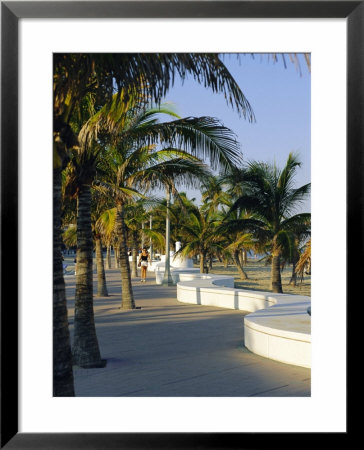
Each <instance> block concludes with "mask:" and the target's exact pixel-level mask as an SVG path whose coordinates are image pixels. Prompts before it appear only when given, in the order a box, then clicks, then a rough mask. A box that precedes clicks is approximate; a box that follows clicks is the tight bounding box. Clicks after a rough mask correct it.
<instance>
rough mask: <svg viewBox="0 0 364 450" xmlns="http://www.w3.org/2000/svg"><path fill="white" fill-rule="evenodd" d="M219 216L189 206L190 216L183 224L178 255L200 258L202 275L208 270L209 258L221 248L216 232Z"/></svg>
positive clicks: (210, 211) (219, 238)
mask: <svg viewBox="0 0 364 450" xmlns="http://www.w3.org/2000/svg"><path fill="white" fill-rule="evenodd" d="M217 223H218V214H217V213H215V212H213V211H212V210H210V209H208V210H205V209H203V208H198V207H197V206H189V210H188V216H187V217H186V220H185V221H184V222H183V223H182V224H181V234H182V236H183V242H182V246H181V248H180V250H179V251H178V252H177V253H176V254H180V255H182V256H184V257H188V258H193V257H195V256H198V257H199V262H200V273H204V272H205V270H206V264H207V256H208V255H210V256H211V255H212V254H213V252H214V250H215V247H217V246H219V243H220V242H219V241H220V240H221V236H220V235H219V234H218V233H217V232H216V231H217Z"/></svg>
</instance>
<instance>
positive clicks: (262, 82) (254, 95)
mask: <svg viewBox="0 0 364 450" xmlns="http://www.w3.org/2000/svg"><path fill="white" fill-rule="evenodd" d="M299 59H300V69H301V70H300V71H299V70H297V68H296V67H295V65H294V64H292V63H291V61H290V60H289V58H288V57H287V55H286V58H285V60H286V67H285V65H284V63H283V61H282V59H279V60H278V61H277V62H273V60H272V58H271V57H268V55H255V56H254V58H253V57H252V56H251V55H241V57H240V58H239V60H238V58H237V57H236V55H225V56H224V58H223V62H224V64H225V65H226V66H227V68H228V69H229V71H230V73H231V74H232V75H233V77H234V78H235V80H236V82H237V83H238V85H239V86H240V88H241V90H242V92H243V93H244V95H245V97H246V98H247V100H248V101H249V103H250V105H251V106H252V108H253V111H254V114H255V118H256V121H255V122H254V123H251V122H248V120H245V119H244V117H239V114H238V113H237V112H236V110H233V109H232V107H231V106H229V105H228V104H227V103H226V100H225V98H224V96H223V95H222V94H216V93H213V92H212V91H211V90H210V89H208V88H205V87H204V86H203V85H200V84H198V83H197V82H195V81H194V80H193V79H192V78H191V79H188V80H187V81H185V82H184V83H183V85H182V83H181V82H180V80H178V81H176V82H175V85H174V87H173V88H172V89H170V91H169V92H168V94H167V95H166V97H165V99H164V100H163V101H167V102H172V103H173V104H174V107H175V109H176V112H177V113H178V114H179V115H180V116H182V117H187V116H195V117H197V116H211V117H216V118H218V119H219V120H220V122H221V123H222V124H223V125H225V126H226V127H228V128H230V129H231V130H232V131H234V133H235V134H236V135H237V139H238V141H239V142H240V145H241V151H242V154H243V159H244V161H245V162H248V161H252V160H255V161H264V162H269V163H276V164H277V165H278V167H280V168H283V166H284V165H285V162H286V160H287V158H288V154H289V153H290V152H295V153H298V155H299V159H300V161H301V162H302V166H301V168H299V169H298V170H297V174H296V177H295V180H296V187H299V186H301V185H303V184H306V183H309V182H310V181H311V179H310V165H311V154H310V152H311V149H310V145H311V144H310V141H311V136H310V120H311V117H310V109H311V77H310V72H309V70H308V67H307V65H306V62H305V61H304V59H303V56H302V55H300V56H299ZM186 192H188V193H189V194H191V195H192V196H195V197H196V200H197V201H199V200H200V195H199V192H198V191H186ZM310 210H311V209H310V199H309V198H308V200H307V201H305V202H304V203H302V205H301V206H300V207H299V209H298V210H297V212H310Z"/></svg>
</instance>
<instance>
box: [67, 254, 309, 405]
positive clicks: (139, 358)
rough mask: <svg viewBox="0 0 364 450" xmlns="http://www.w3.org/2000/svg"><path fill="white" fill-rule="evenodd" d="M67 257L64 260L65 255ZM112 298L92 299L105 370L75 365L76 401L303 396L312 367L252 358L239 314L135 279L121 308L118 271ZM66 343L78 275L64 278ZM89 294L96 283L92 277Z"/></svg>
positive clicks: (110, 273) (110, 274) (112, 275)
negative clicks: (130, 302) (130, 305)
mask: <svg viewBox="0 0 364 450" xmlns="http://www.w3.org/2000/svg"><path fill="white" fill-rule="evenodd" d="M67 259H69V258H67ZM106 277H107V288H108V292H109V297H97V296H95V297H94V310H95V321H96V330H97V336H98V340H99V346H100V351H101V356H102V358H103V359H106V360H107V365H106V367H105V368H102V369H81V368H78V367H75V368H74V376H75V389H76V395H77V396H91V397H97V396H99V397H100V396H102V397H120V396H130V397H136V396H138V397H251V396H257V397H307V396H310V391H311V371H310V369H306V368H302V367H297V366H291V365H287V364H283V363H279V362H276V361H272V360H269V359H266V358H262V357H260V356H257V355H254V354H252V353H251V352H249V351H248V350H247V349H245V347H244V346H243V333H244V328H243V317H244V312H242V311H234V310H226V309H223V308H216V307H206V306H201V305H186V304H181V303H179V302H178V301H177V300H176V287H174V286H171V287H165V286H160V285H156V284H155V277H154V274H153V273H150V272H148V278H147V282H146V283H141V282H140V279H139V278H138V279H133V291H134V298H135V302H136V306H137V307H138V309H135V310H132V311H130V310H122V309H120V305H121V294H120V286H121V280H120V272H119V270H114V269H112V270H107V271H106ZM65 280H66V295H67V299H68V306H69V323H70V331H71V339H72V334H73V321H74V316H73V314H74V310H73V308H74V293H75V276H73V275H67V276H65ZM94 292H95V293H97V278H96V273H95V274H94Z"/></svg>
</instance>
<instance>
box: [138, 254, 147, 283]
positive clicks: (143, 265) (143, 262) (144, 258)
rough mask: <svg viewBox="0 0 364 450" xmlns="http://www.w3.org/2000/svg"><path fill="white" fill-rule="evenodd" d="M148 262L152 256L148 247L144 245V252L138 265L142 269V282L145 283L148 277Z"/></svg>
mask: <svg viewBox="0 0 364 450" xmlns="http://www.w3.org/2000/svg"><path fill="white" fill-rule="evenodd" d="M148 262H150V256H149V253H148V250H147V247H144V248H143V250H142V252H141V253H140V254H139V263H138V266H139V267H140V270H141V280H140V281H141V282H142V283H143V282H144V283H145V280H146V278H147V267H148Z"/></svg>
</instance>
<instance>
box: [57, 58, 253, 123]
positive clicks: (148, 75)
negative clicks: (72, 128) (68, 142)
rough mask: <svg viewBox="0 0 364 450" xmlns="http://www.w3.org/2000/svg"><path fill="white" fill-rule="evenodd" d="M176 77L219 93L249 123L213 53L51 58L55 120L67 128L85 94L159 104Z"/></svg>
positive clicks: (244, 104)
mask: <svg viewBox="0 0 364 450" xmlns="http://www.w3.org/2000/svg"><path fill="white" fill-rule="evenodd" d="M177 75H178V76H179V77H180V78H181V80H182V81H183V80H185V79H186V78H187V77H188V76H192V78H193V79H194V80H196V81H197V82H198V83H200V84H202V85H203V86H204V87H206V88H209V89H211V90H212V92H214V93H218V92H220V93H222V94H223V95H224V97H225V99H226V102H227V104H228V105H230V106H231V107H232V108H234V109H236V110H237V112H238V113H239V114H242V115H243V116H244V117H245V118H246V119H248V120H250V121H252V120H254V113H253V111H252V108H251V106H250V104H249V102H248V100H247V99H246V98H245V96H244V94H243V92H242V91H241V89H240V87H239V86H238V85H237V83H236V82H235V80H234V78H233V77H232V76H231V74H230V73H229V71H228V70H227V68H226V67H225V65H224V64H223V62H222V60H221V59H220V57H219V55H218V54H216V53H149V54H148V53H119V54H118V53H109V54H106V53H73V54H72V53H68V54H61V53H55V54H54V111H55V116H56V117H59V118H62V120H63V121H64V122H67V121H68V118H69V117H70V114H71V113H72V110H73V108H74V107H75V105H76V104H77V103H79V102H80V100H81V99H82V98H83V96H84V95H85V94H86V93H87V92H95V93H97V96H98V97H101V98H104V99H108V100H110V99H111V98H112V96H113V94H114V93H115V92H122V91H123V90H124V91H125V92H126V93H127V94H128V95H130V96H133V95H135V96H140V95H142V96H143V97H145V98H148V99H150V100H151V101H152V102H155V103H159V102H160V100H161V98H163V97H164V96H165V95H166V93H167V92H168V90H169V89H170V88H171V87H172V86H173V85H174V82H175V79H176V76H177ZM124 99H125V100H128V99H127V97H125V98H124Z"/></svg>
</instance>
